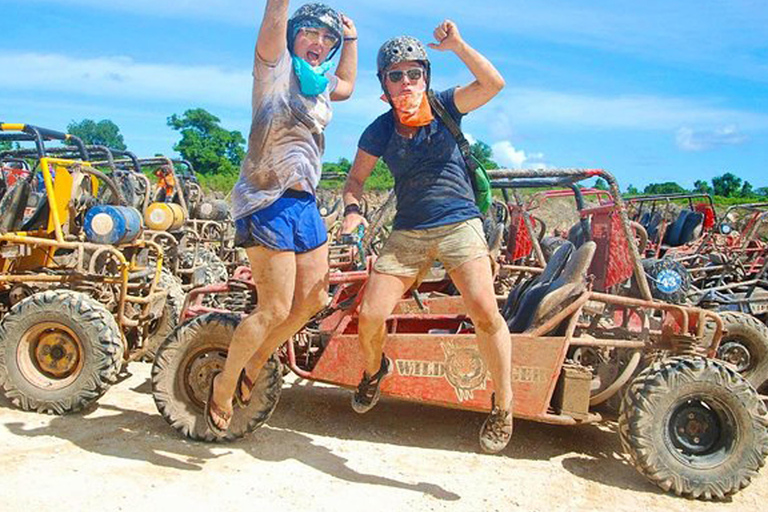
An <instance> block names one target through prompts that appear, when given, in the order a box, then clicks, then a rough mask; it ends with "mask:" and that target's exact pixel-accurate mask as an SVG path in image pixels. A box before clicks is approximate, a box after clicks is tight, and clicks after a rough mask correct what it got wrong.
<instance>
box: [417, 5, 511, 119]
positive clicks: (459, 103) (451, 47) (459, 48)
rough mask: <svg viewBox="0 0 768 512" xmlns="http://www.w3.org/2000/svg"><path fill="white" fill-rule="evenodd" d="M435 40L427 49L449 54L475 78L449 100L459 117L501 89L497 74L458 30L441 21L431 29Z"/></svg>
mask: <svg viewBox="0 0 768 512" xmlns="http://www.w3.org/2000/svg"><path fill="white" fill-rule="evenodd" d="M435 40H437V41H438V42H437V43H430V44H429V47H430V48H432V49H434V50H438V51H453V53H455V54H456V55H458V57H459V58H460V59H461V61H462V62H463V63H464V64H465V65H466V66H467V68H469V71H470V72H471V73H472V74H473V75H474V76H475V81H474V82H472V83H471V84H469V85H466V86H463V87H459V88H457V89H456V92H455V93H454V96H453V99H454V102H455V103H456V108H457V109H458V110H459V112H461V113H462V114H466V113H468V112H471V111H473V110H475V109H478V108H480V107H482V106H483V105H485V104H486V103H488V102H489V101H490V100H491V99H492V98H493V97H494V96H496V95H497V94H498V93H499V92H500V91H501V90H502V89H503V88H504V85H505V83H504V78H503V77H502V76H501V73H499V71H498V70H497V69H496V68H495V67H494V66H493V64H491V62H490V61H489V60H488V59H486V58H485V57H483V56H482V55H481V54H480V53H479V52H478V51H477V50H475V49H474V48H472V47H471V46H469V45H468V44H467V43H466V42H465V41H464V39H462V37H461V34H460V33H459V28H458V27H457V26H456V24H455V23H454V22H452V21H450V20H445V21H444V22H442V23H441V24H440V25H438V27H437V28H436V29H435Z"/></svg>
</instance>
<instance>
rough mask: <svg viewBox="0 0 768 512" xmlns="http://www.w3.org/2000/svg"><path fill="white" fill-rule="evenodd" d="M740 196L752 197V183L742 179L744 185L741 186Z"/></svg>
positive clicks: (753, 193)
mask: <svg viewBox="0 0 768 512" xmlns="http://www.w3.org/2000/svg"><path fill="white" fill-rule="evenodd" d="M739 195H740V196H741V197H754V195H755V191H754V190H753V189H752V184H751V183H750V182H748V181H744V185H742V186H741V192H740V193H739Z"/></svg>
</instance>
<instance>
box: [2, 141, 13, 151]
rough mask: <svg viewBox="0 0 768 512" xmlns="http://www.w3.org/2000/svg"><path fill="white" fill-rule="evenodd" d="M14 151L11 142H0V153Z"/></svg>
mask: <svg viewBox="0 0 768 512" xmlns="http://www.w3.org/2000/svg"><path fill="white" fill-rule="evenodd" d="M11 149H13V145H12V144H11V142H9V141H7V140H0V151H10V150H11Z"/></svg>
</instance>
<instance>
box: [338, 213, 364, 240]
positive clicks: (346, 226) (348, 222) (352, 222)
mask: <svg viewBox="0 0 768 512" xmlns="http://www.w3.org/2000/svg"><path fill="white" fill-rule="evenodd" d="M360 224H362V225H363V226H365V227H366V228H367V227H368V221H367V220H365V217H363V216H362V215H360V214H359V213H350V214H349V215H346V216H345V217H344V221H343V222H342V223H341V234H342V235H350V234H352V233H354V232H355V230H356V229H357V227H358V226H359V225H360Z"/></svg>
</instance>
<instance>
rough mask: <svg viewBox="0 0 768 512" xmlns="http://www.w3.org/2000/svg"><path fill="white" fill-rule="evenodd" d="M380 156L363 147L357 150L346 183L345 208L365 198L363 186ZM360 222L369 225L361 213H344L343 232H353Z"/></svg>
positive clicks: (357, 203)
mask: <svg viewBox="0 0 768 512" xmlns="http://www.w3.org/2000/svg"><path fill="white" fill-rule="evenodd" d="M378 161H379V157H377V156H373V155H370V154H368V153H366V152H365V151H363V150H362V149H358V150H357V155H355V161H354V162H352V168H351V169H350V170H349V175H348V176H347V182H346V183H345V184H344V194H343V197H344V209H345V210H346V209H347V207H350V206H351V205H358V207H359V205H360V201H361V200H362V199H363V188H364V187H365V181H366V180H367V179H368V177H369V176H370V175H371V173H372V172H373V168H374V167H375V166H376V162H378ZM360 224H364V225H366V226H367V225H368V222H367V221H366V220H365V217H363V216H362V215H361V214H360V213H349V214H348V215H344V222H343V223H342V225H341V232H342V233H344V234H349V233H352V232H353V231H354V230H355V229H356V228H357V226H359V225H360Z"/></svg>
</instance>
